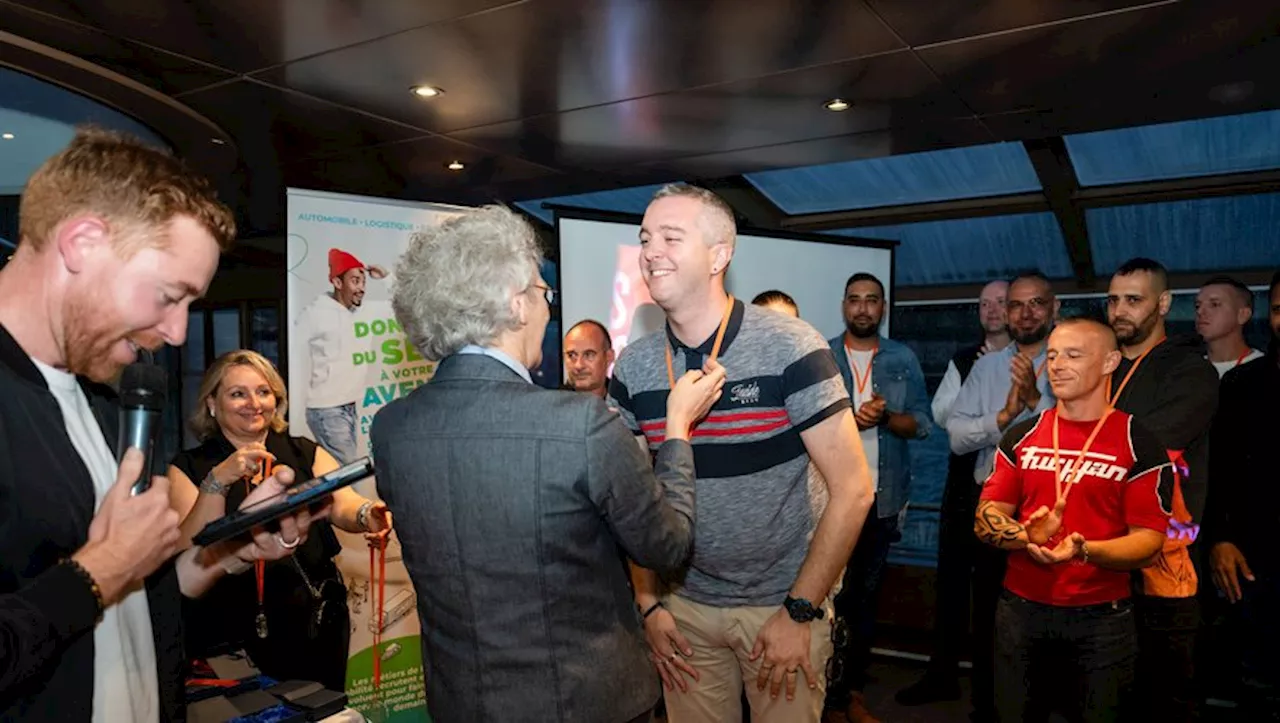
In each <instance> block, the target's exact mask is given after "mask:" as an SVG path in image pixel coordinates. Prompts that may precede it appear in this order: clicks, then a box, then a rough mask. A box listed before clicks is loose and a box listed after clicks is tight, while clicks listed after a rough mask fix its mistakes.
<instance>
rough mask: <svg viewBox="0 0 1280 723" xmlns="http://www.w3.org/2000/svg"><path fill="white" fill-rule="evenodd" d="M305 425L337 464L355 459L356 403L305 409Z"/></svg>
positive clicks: (347, 462)
mask: <svg viewBox="0 0 1280 723" xmlns="http://www.w3.org/2000/svg"><path fill="white" fill-rule="evenodd" d="M307 426H308V427H310V428H311V434H313V435H315V438H316V442H318V443H319V444H320V446H321V447H324V448H325V450H327V451H328V452H329V454H331V455H333V458H334V459H336V460H338V464H349V463H351V462H353V461H355V459H356V405H355V403H354V402H353V403H351V404H344V405H342V406H340V407H323V408H321V409H311V408H308V409H307Z"/></svg>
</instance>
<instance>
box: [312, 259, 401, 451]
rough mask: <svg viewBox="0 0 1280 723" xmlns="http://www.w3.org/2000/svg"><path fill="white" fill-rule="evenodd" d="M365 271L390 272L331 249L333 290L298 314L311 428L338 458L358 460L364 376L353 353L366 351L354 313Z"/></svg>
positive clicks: (375, 274)
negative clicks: (304, 346)
mask: <svg viewBox="0 0 1280 723" xmlns="http://www.w3.org/2000/svg"><path fill="white" fill-rule="evenodd" d="M366 271H367V272H368V276H371V277H373V278H375V279H381V278H384V277H385V276H386V275H387V272H386V271H384V270H383V269H382V268H381V267H379V266H365V265H364V263H362V262H361V261H360V259H357V258H356V257H355V256H352V255H351V254H349V253H347V252H346V251H343V250H341V249H329V283H331V284H333V290H332V291H329V292H326V293H324V294H321V295H320V296H318V297H316V299H315V301H313V302H311V303H310V304H309V305H308V306H307V307H306V308H305V309H303V311H302V314H301V315H300V316H299V318H298V334H299V335H300V336H301V337H302V338H303V339H306V340H307V350H308V353H307V355H306V357H307V362H308V363H309V365H310V369H309V373H308V375H307V379H308V387H307V427H309V428H310V429H311V433H312V434H313V435H315V438H316V441H317V442H319V443H320V445H321V446H322V447H324V448H325V449H326V450H328V452H329V454H332V455H333V456H334V458H336V459H337V460H338V462H340V463H342V464H347V463H349V462H352V461H354V460H355V459H356V456H357V454H356V403H357V402H359V401H360V397H361V395H362V394H363V392H364V379H363V378H362V377H361V375H360V374H359V370H358V368H357V366H356V364H355V361H354V358H355V355H356V354H360V353H362V352H364V351H367V348H364V347H367V346H368V344H367V343H366V344H364V345H363V347H362V345H361V343H360V341H359V339H357V337H356V333H355V312H356V310H357V309H359V308H360V304H361V302H363V301H364V285H365V275H366Z"/></svg>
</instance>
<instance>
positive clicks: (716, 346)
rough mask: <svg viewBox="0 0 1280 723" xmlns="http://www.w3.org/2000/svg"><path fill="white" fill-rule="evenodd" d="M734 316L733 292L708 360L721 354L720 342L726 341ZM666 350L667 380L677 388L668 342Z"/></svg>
mask: <svg viewBox="0 0 1280 723" xmlns="http://www.w3.org/2000/svg"><path fill="white" fill-rule="evenodd" d="M730 316H733V294H729V303H728V304H726V305H725V309H724V318H723V319H721V320H720V329H719V330H718V331H716V341H715V343H714V344H712V345H711V356H710V357H708V361H715V360H716V357H718V356H720V343H721V342H723V341H724V330H725V329H728V328H729V317H730ZM663 348H664V350H665V351H666V352H667V380H668V381H670V382H671V388H672V389H675V388H676V372H675V367H674V366H672V364H671V345H670V344H666V345H665V346H664V347H663Z"/></svg>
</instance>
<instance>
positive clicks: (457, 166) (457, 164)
mask: <svg viewBox="0 0 1280 723" xmlns="http://www.w3.org/2000/svg"><path fill="white" fill-rule="evenodd" d="M445 168H448V169H449V170H450V171H461V170H462V169H464V168H466V166H464V165H462V161H452V162H451V163H449V165H447V166H445Z"/></svg>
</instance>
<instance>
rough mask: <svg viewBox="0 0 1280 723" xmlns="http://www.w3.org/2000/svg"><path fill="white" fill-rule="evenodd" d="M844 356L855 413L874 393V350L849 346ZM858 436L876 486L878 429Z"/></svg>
mask: <svg viewBox="0 0 1280 723" xmlns="http://www.w3.org/2000/svg"><path fill="white" fill-rule="evenodd" d="M844 353H845V356H846V357H848V359H849V371H850V372H852V374H851V375H850V379H849V382H850V385H851V386H852V387H853V388H852V389H850V390H849V394H850V396H851V397H852V398H853V411H854V413H855V414H856V413H857V411H858V407H861V406H862V403H863V402H868V401H870V400H871V395H872V394H873V393H874V389H875V381H874V380H872V379H871V361H872V359H874V358H875V352H874V351H854V350H853V349H850V348H849V347H847V346H846V347H845V348H844ZM859 380H862V381H863V382H864V385H863V387H862V391H861V392H859V391H858V381H859ZM858 436H859V437H861V438H862V451H863V453H865V454H866V455H867V466H868V467H870V468H871V484H872V485H874V486H876V487H877V488H878V487H879V486H880V430H879V428H878V427H872V428H870V429H863V430H861V431H859V432H858Z"/></svg>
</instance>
